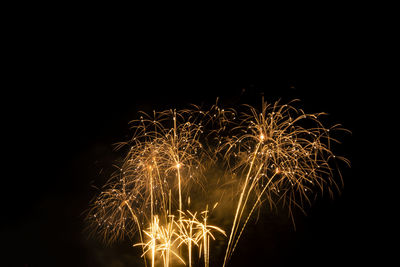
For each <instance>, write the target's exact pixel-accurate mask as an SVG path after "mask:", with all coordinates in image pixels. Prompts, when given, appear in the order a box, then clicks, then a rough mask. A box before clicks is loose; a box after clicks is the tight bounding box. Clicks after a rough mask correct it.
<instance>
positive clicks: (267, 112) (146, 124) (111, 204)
mask: <svg viewBox="0 0 400 267" xmlns="http://www.w3.org/2000/svg"><path fill="white" fill-rule="evenodd" d="M292 104H293V102H292V103H289V104H285V105H281V104H279V102H276V103H273V104H267V103H265V102H263V103H262V108H261V111H260V112H259V111H257V109H256V108H254V107H252V106H245V109H246V110H247V111H245V112H240V113H239V112H236V111H235V110H233V109H220V108H219V107H218V106H217V105H214V106H212V108H211V109H209V110H208V111H203V110H201V109H200V108H198V107H196V106H195V107H194V108H193V109H190V110H181V111H176V110H167V111H163V112H155V111H154V112H153V114H152V115H148V114H145V113H141V114H140V119H138V120H134V121H132V122H131V126H132V127H131V129H132V132H133V135H132V137H131V139H130V140H129V141H127V142H122V143H118V144H117V149H125V150H126V156H125V158H124V161H123V163H122V164H121V167H119V168H118V171H117V172H116V173H115V174H114V175H113V176H112V178H111V179H110V180H109V182H108V183H107V184H106V185H105V189H104V191H103V192H101V193H100V194H99V196H98V197H97V198H96V199H95V200H94V201H93V203H92V207H91V209H90V210H89V212H88V220H89V221H90V222H91V224H90V225H91V230H92V231H93V232H96V233H100V235H101V236H102V237H103V240H105V241H106V242H108V243H111V242H114V241H117V240H121V239H123V238H125V237H129V238H132V236H133V235H134V234H135V233H136V232H138V233H139V237H140V242H139V243H138V244H136V246H140V247H141V248H142V256H143V259H144V263H145V264H146V265H147V262H146V257H145V256H148V258H150V261H151V266H152V267H153V266H155V263H156V261H157V260H160V259H161V262H162V264H163V266H170V264H171V259H172V258H175V259H177V260H178V262H181V263H184V264H188V265H189V266H190V267H191V266H192V264H193V250H194V249H195V250H197V251H198V255H199V257H203V262H204V266H205V267H208V266H209V262H210V260H209V255H210V241H211V240H214V239H215V236H214V234H213V233H220V234H221V235H223V236H225V231H224V230H223V229H221V228H219V227H218V226H215V225H210V224H209V219H210V218H209V215H210V211H209V210H208V205H207V203H206V209H205V210H203V211H191V210H190V201H191V199H192V202H193V200H194V201H200V200H199V199H197V198H198V196H197V198H196V195H194V194H195V193H194V191H195V190H196V188H200V191H203V193H206V194H210V193H213V192H212V191H213V190H214V191H215V190H218V188H211V189H209V187H206V186H204V185H205V184H209V183H211V181H210V179H211V178H210V177H206V176H205V173H206V170H209V169H216V168H217V169H220V170H222V171H223V173H224V176H225V177H228V180H230V182H229V181H228V183H229V184H230V186H231V188H232V189H233V193H232V195H234V196H235V198H234V199H235V201H236V203H235V202H234V203H235V208H234V211H233V213H232V214H231V215H229V218H230V221H231V224H232V226H231V229H230V231H229V234H228V239H227V245H226V250H225V257H224V261H223V266H226V265H227V264H228V262H229V259H230V257H231V256H232V253H233V252H234V251H235V249H236V247H237V244H238V242H239V239H240V237H241V236H242V234H243V233H244V229H245V228H246V226H247V224H248V222H249V220H250V218H251V217H252V215H253V214H254V212H255V211H256V210H257V209H258V208H260V207H262V203H267V204H268V205H269V206H270V207H271V208H274V207H275V206H276V205H277V204H283V206H285V207H287V208H288V211H289V214H290V215H292V214H293V207H298V208H300V209H302V207H303V206H304V205H306V204H309V203H311V199H310V196H312V195H316V194H317V192H321V193H323V192H325V191H328V192H329V194H333V191H335V190H338V189H339V188H340V184H341V183H342V177H341V174H340V172H339V170H338V168H337V166H336V165H335V164H336V162H337V161H338V160H339V161H344V162H345V163H346V164H349V162H348V160H347V159H345V158H343V157H340V156H336V155H335V154H334V153H333V152H332V150H331V145H332V144H333V143H338V141H337V140H336V139H335V138H333V137H332V132H335V131H346V130H345V129H343V128H341V126H340V125H334V126H332V127H329V128H325V127H324V126H323V124H322V123H321V122H320V117H322V116H323V115H325V114H324V113H313V114H307V113H305V112H303V111H302V110H301V109H296V108H295V107H294V106H292ZM334 177H339V181H338V180H337V179H336V178H334ZM218 179H221V178H218ZM225 182H226V181H225ZM206 188H207V190H211V191H207V190H206ZM222 196H223V195H222ZM222 196H221V197H222ZM193 197H195V199H194V198H193ZM186 199H187V200H188V201H187V202H186V201H184V200H186ZM200 202H202V201H200ZM198 206H199V205H198ZM203 207H204V206H203ZM216 207H217V204H215V205H214V207H213V209H212V210H214V209H215V208H216ZM292 217H293V216H292ZM182 247H186V248H187V249H184V250H183V251H186V252H185V253H184V254H185V255H183V254H182Z"/></svg>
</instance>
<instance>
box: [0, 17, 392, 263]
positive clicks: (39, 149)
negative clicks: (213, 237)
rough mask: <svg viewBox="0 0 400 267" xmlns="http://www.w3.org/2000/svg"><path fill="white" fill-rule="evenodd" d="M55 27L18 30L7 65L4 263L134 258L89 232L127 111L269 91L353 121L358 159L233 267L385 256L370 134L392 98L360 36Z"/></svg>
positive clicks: (243, 247) (249, 245)
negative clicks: (377, 108)
mask: <svg viewBox="0 0 400 267" xmlns="http://www.w3.org/2000/svg"><path fill="white" fill-rule="evenodd" d="M41 25H47V26H46V27H49V26H48V25H49V23H48V22H44V23H43V24H40V25H39V26H41ZM100 26H102V25H100ZM159 26H160V25H159ZM46 27H45V30H41V31H34V29H31V28H30V26H29V25H26V27H24V28H22V30H21V35H22V36H23V37H22V38H21V41H20V42H16V43H15V47H14V50H13V51H15V52H13V53H12V55H15V57H14V60H12V61H11V62H10V66H9V70H10V73H12V75H11V76H10V78H11V80H12V83H10V84H9V85H8V86H9V88H10V90H9V91H10V92H11V94H9V95H7V96H5V97H3V98H2V101H3V106H4V107H6V104H7V105H8V104H11V105H9V106H8V107H7V108H5V110H4V113H3V115H4V117H5V121H6V123H7V126H8V127H7V128H5V129H4V131H5V132H6V134H8V136H9V138H8V139H4V147H5V148H6V151H5V152H4V153H5V154H7V157H8V158H9V161H10V163H8V164H7V165H6V166H4V168H5V169H6V172H5V173H7V176H6V177H5V178H4V179H3V181H4V183H3V185H2V188H3V191H4V194H2V198H3V201H2V203H3V205H2V214H3V215H4V217H3V219H2V224H3V225H4V226H3V227H2V228H1V236H2V243H3V246H4V249H3V252H5V257H3V259H2V260H5V261H6V262H7V263H9V264H10V265H16V266H135V264H136V263H135V262H136V261H137V257H138V255H137V252H136V251H133V249H131V248H130V247H129V244H120V245H116V246H113V247H106V246H105V245H103V244H101V243H99V242H97V241H96V240H93V239H88V238H87V236H86V235H85V233H84V232H83V228H84V226H85V224H84V221H83V219H84V215H83V213H84V211H85V209H87V208H88V203H89V201H90V200H91V199H92V198H93V197H94V196H95V195H96V192H97V191H96V190H95V189H94V188H93V187H92V185H96V186H101V185H102V183H104V181H105V180H106V179H107V174H109V173H110V172H111V171H112V170H113V167H112V164H113V163H114V162H115V160H116V159H118V158H119V157H120V155H119V154H118V152H115V151H113V147H112V144H113V143H115V142H118V141H121V140H125V138H126V137H127V135H128V134H129V131H128V121H130V120H131V119H134V118H137V117H136V116H137V112H138V111H139V110H145V111H148V112H149V111H150V112H151V111H152V110H153V109H156V110H163V109H166V108H181V107H187V106H188V105H189V104H191V103H194V104H202V103H205V104H212V103H214V102H215V100H216V98H217V97H219V99H220V102H221V103H222V104H225V105H227V106H235V105H238V104H240V103H248V104H255V105H258V104H259V103H260V102H261V94H262V93H263V94H264V95H265V100H267V101H274V100H277V99H279V98H281V99H282V100H283V101H287V100H291V99H294V98H300V99H301V100H302V102H300V104H299V105H300V107H302V108H303V109H304V110H305V111H306V112H320V111H324V112H327V113H329V114H330V115H329V117H327V119H326V122H327V124H328V125H331V124H334V123H336V122H338V123H341V124H343V126H344V127H345V128H347V129H349V130H351V131H352V135H344V136H343V138H342V140H343V141H344V142H343V144H342V145H340V146H338V152H340V154H342V155H344V156H345V157H347V158H349V159H350V160H351V162H352V167H351V168H343V176H344V181H345V186H344V188H343V190H342V194H341V195H340V196H339V195H338V196H337V197H336V198H335V199H334V200H328V199H321V200H319V201H317V202H316V203H315V205H314V206H313V207H312V208H311V209H309V210H308V216H304V215H302V214H300V213H299V214H298V215H297V217H296V222H297V231H294V229H293V227H292V226H291V223H290V221H289V220H288V219H287V218H286V217H285V216H283V215H282V216H268V217H267V218H266V219H262V220H260V221H259V222H258V223H257V224H256V225H252V226H249V227H248V228H247V230H246V231H247V234H246V235H245V236H244V238H243V239H242V240H241V242H240V244H239V247H238V249H237V251H236V252H235V254H234V256H233V258H232V260H231V264H230V265H229V266H232V267H233V266H292V265H293V264H296V265H297V264H301V265H303V264H304V266H342V265H345V264H346V265H347V264H349V265H359V264H360V263H361V262H362V263H364V262H370V261H375V260H376V258H378V257H377V256H376V253H375V251H376V246H377V243H375V242H373V241H372V240H373V238H375V237H376V236H377V235H378V234H376V231H375V230H376V229H374V226H375V227H376V224H375V222H376V221H378V220H379V217H380V211H379V210H380V209H379V208H378V207H377V204H376V201H374V200H373V198H374V190H375V182H374V179H373V174H372V172H371V171H370V169H368V170H369V171H368V170H366V166H371V165H370V164H371V163H370V161H368V156H367V155H366V153H367V151H368V150H366V149H365V144H366V142H367V141H368V140H367V137H366V135H365V133H366V132H370V131H371V130H370V128H368V126H366V125H367V123H366V121H368V120H370V119H372V120H374V118H375V117H374V116H375V114H374V112H373V110H374V108H373V106H374V103H377V102H379V101H381V98H383V97H384V96H385V95H384V93H383V92H380V91H379V90H374V91H371V90H370V84H369V81H370V80H371V79H372V78H371V76H369V74H368V72H367V71H366V70H367V69H368V67H366V66H368V64H369V60H370V59H371V58H370V57H366V56H365V54H364V50H363V42H362V41H360V40H361V39H362V38H363V37H361V36H359V35H360V32H356V34H353V33H352V32H349V31H342V32H340V31H339V32H338V31H336V30H335V27H336V26H335V25H327V28H324V31H320V30H316V31H315V32H311V33H310V34H307V33H305V32H302V31H301V29H294V30H293V31H286V30H285V31H282V32H281V34H279V35H271V33H270V32H268V31H262V29H261V30H259V31H255V32H252V31H251V29H249V31H246V30H245V31H242V32H241V33H236V32H235V31H233V32H232V33H231V34H232V35H231V37H230V38H228V37H226V36H224V37H222V36H221V35H220V34H218V33H216V34H210V35H207V34H205V35H202V36H199V35H197V34H191V32H192V30H193V29H191V30H187V31H185V30H182V31H178V32H177V33H175V34H174V33H172V32H170V31H168V29H163V28H162V26H160V27H155V28H154V29H153V30H152V31H146V30H143V32H140V33H138V32H137V31H133V33H131V34H126V33H125V34H124V33H123V32H120V31H117V30H115V28H107V27H105V25H104V27H98V28H90V27H84V26H82V27H81V26H79V27H74V28H72V30H69V29H70V28H69V25H63V24H60V25H57V27H54V28H53V27H49V28H48V29H47V28H46ZM39 28H41V27H39ZM223 32H225V31H223ZM149 36H152V38H150V37H149ZM148 37H149V38H148ZM311 37H313V38H311ZM27 44H29V45H27ZM372 251H374V252H372ZM211 258H213V256H212V255H211ZM212 260H213V259H212ZM379 260H381V259H379ZM132 262H133V264H132V265H128V263H132Z"/></svg>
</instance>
